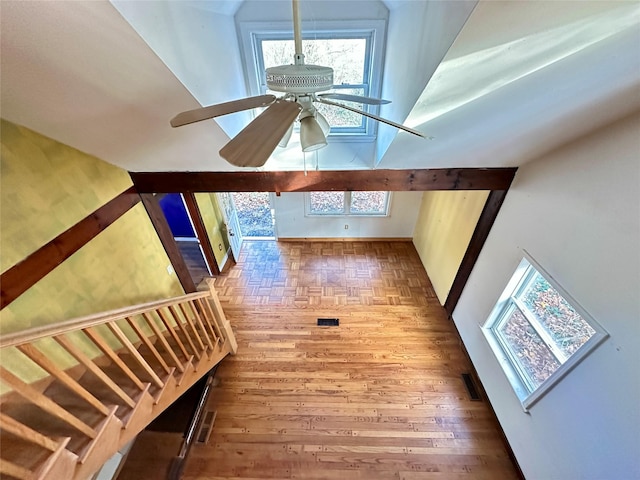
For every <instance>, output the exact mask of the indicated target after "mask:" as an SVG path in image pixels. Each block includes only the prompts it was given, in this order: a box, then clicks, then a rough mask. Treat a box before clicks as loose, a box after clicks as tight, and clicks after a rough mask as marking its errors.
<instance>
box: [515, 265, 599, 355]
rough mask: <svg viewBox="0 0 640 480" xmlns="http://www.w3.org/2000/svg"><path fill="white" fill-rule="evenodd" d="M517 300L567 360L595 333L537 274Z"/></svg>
mask: <svg viewBox="0 0 640 480" xmlns="http://www.w3.org/2000/svg"><path fill="white" fill-rule="evenodd" d="M518 298H519V299H520V300H522V302H523V303H524V304H525V305H526V307H527V308H528V309H529V310H530V311H531V313H533V315H534V316H535V317H536V318H537V319H538V320H539V321H540V324H541V325H542V327H543V328H544V329H545V330H546V331H547V332H549V335H550V336H551V339H552V340H553V342H554V343H555V344H556V345H557V346H558V348H559V349H560V350H562V351H563V352H564V353H565V354H566V355H567V357H569V356H571V355H572V354H573V353H574V352H575V351H576V350H578V349H579V348H580V347H581V346H582V345H584V344H585V343H586V342H587V340H589V339H590V338H591V337H592V336H593V335H594V334H595V333H596V331H595V330H594V329H593V328H591V326H590V325H589V324H588V323H587V322H586V320H585V319H584V318H582V317H581V316H580V314H579V313H578V312H576V311H575V309H574V308H573V307H572V306H571V305H569V303H567V301H566V300H565V299H564V298H563V297H562V296H561V295H560V293H558V292H557V291H556V289H555V288H553V287H552V286H551V285H550V284H549V282H547V280H545V278H544V277H543V276H542V275H540V273H538V272H536V273H535V275H534V276H533V278H532V279H531V281H530V282H529V284H528V285H527V287H526V288H525V289H524V291H523V292H522V294H520V295H519V296H518Z"/></svg>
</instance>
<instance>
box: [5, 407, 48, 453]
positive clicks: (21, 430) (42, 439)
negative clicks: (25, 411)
mask: <svg viewBox="0 0 640 480" xmlns="http://www.w3.org/2000/svg"><path fill="white" fill-rule="evenodd" d="M0 429H2V430H4V431H6V432H9V433H12V434H13V435H15V436H16V437H20V438H22V439H24V440H27V441H28V442H31V443H35V444H36V445H40V446H41V447H42V448H46V449H47V450H49V451H51V452H55V451H56V450H57V448H58V443H57V442H56V441H55V440H52V439H51V438H49V437H47V436H46V435H43V434H41V433H40V432H36V431H35V430H33V429H32V428H30V427H27V426H26V425H24V424H22V423H20V422H19V421H17V420H15V419H14V418H12V417H10V416H8V415H5V414H4V413H1V412H0Z"/></svg>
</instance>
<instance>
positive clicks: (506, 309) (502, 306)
mask: <svg viewBox="0 0 640 480" xmlns="http://www.w3.org/2000/svg"><path fill="white" fill-rule="evenodd" d="M536 272H537V273H539V274H540V275H541V276H542V277H543V278H544V279H545V280H546V281H547V282H548V283H549V284H550V285H551V287H553V288H554V289H555V290H556V291H557V292H558V293H559V294H560V295H561V296H562V298H564V300H565V301H566V302H567V303H569V304H570V305H571V307H573V309H574V310H575V311H576V312H577V313H578V314H579V315H580V316H581V317H582V318H583V320H584V321H585V322H587V323H588V324H589V326H590V327H591V328H592V329H593V330H594V334H593V335H592V336H591V338H589V340H587V341H586V342H585V343H584V344H583V345H582V346H580V348H578V350H576V351H575V352H574V353H573V354H571V355H570V356H568V357H567V355H566V354H565V353H564V352H561V351H560V350H559V349H557V346H556V345H555V342H553V341H552V340H551V338H550V335H549V334H548V332H547V331H546V330H545V329H544V328H543V327H542V326H541V325H540V324H539V323H538V321H537V319H535V317H533V316H532V315H531V314H530V312H529V309H528V308H527V307H526V306H524V305H523V303H522V301H521V300H520V299H519V298H518V296H519V295H521V294H523V292H524V291H525V290H526V289H527V287H528V286H529V284H530V282H531V281H532V279H533V278H534V276H535V274H536ZM515 309H518V310H519V311H520V312H521V313H522V315H523V316H524V317H525V319H526V320H527V322H528V323H529V324H530V325H531V326H532V327H533V329H534V330H535V331H536V333H537V334H538V335H539V336H540V338H541V339H542V340H543V341H544V343H545V345H546V346H547V348H548V349H549V350H550V351H551V354H552V355H553V356H554V357H555V358H556V360H557V361H558V363H560V366H559V367H558V368H557V369H556V370H555V371H554V372H553V373H552V374H551V375H550V376H549V377H548V378H547V379H546V380H544V381H543V382H542V383H540V385H538V386H537V387H536V386H535V385H534V384H533V383H532V381H531V379H530V378H529V375H528V374H527V373H526V372H525V371H524V367H523V366H522V364H521V363H520V362H519V361H518V360H517V358H516V356H515V355H514V353H513V352H512V351H511V348H510V347H509V345H508V344H507V342H506V340H505V339H504V338H503V337H502V336H501V334H500V333H499V330H500V328H501V327H502V326H503V325H504V324H505V322H506V321H507V320H508V319H509V318H510V317H511V314H512V313H513V311H514V310H515ZM481 328H482V332H483V334H484V337H485V338H486V340H487V342H488V343H489V346H490V347H491V350H492V351H493V353H494V355H495V356H496V358H497V360H498V363H499V364H500V366H501V367H502V370H503V371H504V373H505V375H506V376H507V379H508V380H509V383H510V384H511V386H512V387H513V390H514V392H515V394H516V396H517V397H518V399H519V401H520V403H521V405H522V408H523V410H524V411H525V412H528V411H529V408H531V407H532V406H533V405H534V404H535V403H536V402H537V401H538V400H540V399H541V398H542V397H543V396H544V395H545V394H546V393H547V392H549V390H551V389H552V388H553V387H554V386H555V385H556V384H557V383H558V382H559V381H560V380H561V379H562V378H563V377H564V376H565V375H567V374H568V373H569V372H570V371H571V370H572V369H573V368H575V367H576V365H578V363H580V362H581V361H582V360H583V359H584V358H585V357H587V355H589V354H590V353H591V352H592V351H593V350H594V349H595V348H596V347H597V346H598V345H600V344H601V343H602V342H603V341H604V340H605V339H606V338H607V337H608V336H609V334H608V333H607V332H606V330H604V328H602V326H601V325H600V324H599V323H598V322H597V321H596V320H595V319H594V318H593V317H592V316H591V315H589V313H588V312H587V311H586V310H585V309H584V308H583V307H582V306H581V305H580V304H579V303H578V302H577V301H576V300H575V299H574V298H573V297H572V296H571V295H570V294H569V293H568V292H567V291H566V290H565V289H564V288H562V286H561V285H560V284H559V283H558V282H557V281H556V280H555V278H554V277H553V276H551V275H550V274H549V273H548V272H547V271H546V270H545V269H544V268H542V267H541V266H540V264H539V263H538V262H536V261H535V260H534V259H533V258H532V257H531V256H530V255H529V254H528V253H527V252H526V251H525V252H523V258H522V260H521V261H520V263H519V264H518V267H517V268H516V269H515V272H514V273H513V275H512V277H511V279H510V280H509V281H508V283H507V286H506V287H505V289H504V291H503V292H502V294H501V295H500V298H499V299H498V302H497V303H496V304H495V306H494V308H493V310H492V311H491V313H490V314H489V316H488V318H487V320H486V321H485V323H484V324H483V325H482V327H481ZM558 357H564V358H562V359H561V358H558Z"/></svg>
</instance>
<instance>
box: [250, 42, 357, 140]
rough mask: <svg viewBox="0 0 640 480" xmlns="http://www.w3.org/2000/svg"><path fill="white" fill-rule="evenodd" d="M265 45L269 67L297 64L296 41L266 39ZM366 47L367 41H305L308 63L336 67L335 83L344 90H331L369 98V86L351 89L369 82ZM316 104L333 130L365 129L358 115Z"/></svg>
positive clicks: (267, 65) (263, 54) (265, 62)
mask: <svg viewBox="0 0 640 480" xmlns="http://www.w3.org/2000/svg"><path fill="white" fill-rule="evenodd" d="M261 46H262V57H263V61H264V67H265V68H269V67H275V66H278V65H289V64H291V63H293V54H294V50H295V47H294V42H293V40H262V42H261ZM366 47H367V41H366V39H365V38H333V39H309V40H303V50H304V54H305V63H307V64H313V65H322V66H326V67H331V68H333V72H334V77H333V83H334V84H335V85H338V86H340V88H338V89H334V90H330V91H331V92H335V91H338V92H340V93H346V94H351V95H364V96H367V95H368V85H365V86H364V87H353V88H350V85H363V84H365V83H367V82H365V77H367V76H368V74H367V73H366V72H365V63H366V62H365V60H366ZM342 86H345V88H342ZM266 93H269V94H272V95H276V96H279V95H281V93H280V92H271V91H267V92H266ZM314 105H315V107H316V108H317V109H318V111H319V112H320V113H321V114H322V115H324V117H325V118H326V119H327V121H328V122H329V125H331V126H332V127H333V128H360V129H363V128H364V125H365V118H364V117H363V116H362V115H360V114H358V113H354V112H350V111H349V110H346V109H344V108H340V107H333V106H330V105H323V104H321V103H315V104H314ZM348 105H349V106H351V107H353V108H357V109H359V110H367V107H366V106H365V105H362V104H357V103H351V102H350V103H349V104H348Z"/></svg>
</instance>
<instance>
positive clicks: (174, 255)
mask: <svg viewBox="0 0 640 480" xmlns="http://www.w3.org/2000/svg"><path fill="white" fill-rule="evenodd" d="M140 198H142V203H143V204H144V207H145V208H146V209H147V213H148V214H149V219H150V220H151V223H152V224H153V227H154V228H155V229H156V233H157V234H158V237H159V238H160V241H161V242H162V246H163V247H164V250H165V251H166V252H167V256H168V257H169V261H170V262H171V265H172V266H173V269H174V270H175V272H176V275H177V276H178V280H180V283H181V284H182V288H183V289H184V291H185V293H192V292H195V291H196V286H195V284H194V283H193V279H192V278H191V274H190V273H189V269H188V268H187V264H186V263H185V261H184V258H183V257H182V254H181V253H180V250H179V248H178V244H177V243H176V241H175V239H174V238H173V233H171V228H169V223H168V222H167V219H166V218H165V216H164V213H163V212H162V208H161V207H160V202H159V201H158V198H157V197H156V196H155V195H153V194H151V193H141V194H140Z"/></svg>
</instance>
